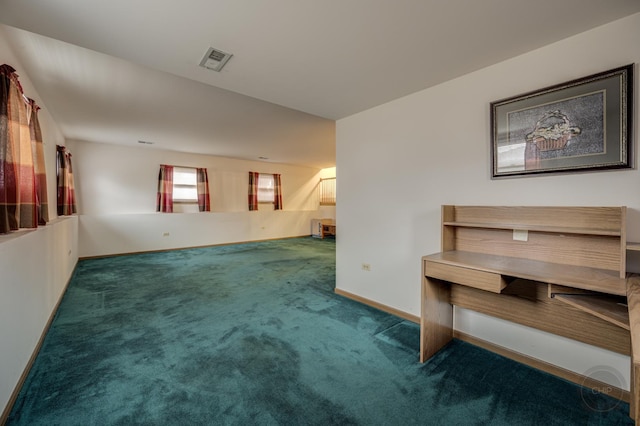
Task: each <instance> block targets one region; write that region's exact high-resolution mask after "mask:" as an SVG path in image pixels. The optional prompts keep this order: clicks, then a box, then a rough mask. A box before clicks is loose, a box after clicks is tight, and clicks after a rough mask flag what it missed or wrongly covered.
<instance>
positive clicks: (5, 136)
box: [0, 64, 38, 233]
mask: <svg viewBox="0 0 640 426" xmlns="http://www.w3.org/2000/svg"><path fill="white" fill-rule="evenodd" d="M35 180H36V178H35V172H34V165H33V150H32V149H31V135H30V132H29V113H28V108H27V102H26V98H25V97H24V96H23V94H22V87H21V86H20V81H19V80H18V75H17V74H16V73H15V69H14V68H12V67H11V66H9V65H6V64H4V65H2V66H0V233H7V232H9V231H12V230H16V229H18V228H36V227H37V226H38V217H37V208H36V198H37V197H36V184H35Z"/></svg>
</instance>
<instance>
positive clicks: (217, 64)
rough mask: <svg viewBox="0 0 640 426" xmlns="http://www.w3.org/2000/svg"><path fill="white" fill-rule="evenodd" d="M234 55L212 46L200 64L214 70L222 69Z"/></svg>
mask: <svg viewBox="0 0 640 426" xmlns="http://www.w3.org/2000/svg"><path fill="white" fill-rule="evenodd" d="M232 56H233V55H232V54H231V53H226V52H223V51H222V50H218V49H214V48H213V47H210V48H209V50H207V53H206V54H205V55H204V58H202V61H200V66H201V67H205V68H207V69H210V70H213V71H220V70H221V69H222V67H224V64H226V63H227V61H228V60H229V59H230V58H231V57H232Z"/></svg>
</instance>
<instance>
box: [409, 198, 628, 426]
mask: <svg viewBox="0 0 640 426" xmlns="http://www.w3.org/2000/svg"><path fill="white" fill-rule="evenodd" d="M625 220H626V208H625V207H492V206H450V205H448V206H442V241H441V248H442V251H441V252H439V253H435V254H432V255H429V256H424V257H423V258H422V308H421V333H420V361H421V362H424V361H425V360H427V359H429V358H430V357H431V356H433V355H434V354H435V353H436V352H437V351H438V350H440V349H441V348H442V347H443V346H444V345H446V344H447V343H448V342H449V341H450V340H451V339H452V337H453V305H456V306H460V307H463V308H465V309H471V310H474V311H477V312H481V313H484V314H487V315H491V316H494V317H498V318H502V319H504V320H507V321H512V322H515V323H519V324H523V325H526V326H529V327H534V328H537V329H540V330H544V331H547V332H550V333H554V334H558V335H561V336H564V337H568V338H571V339H574V340H578V341H581V342H584V343H587V344H590V345H595V346H599V347H602V348H605V349H608V350H612V351H615V352H618V353H622V354H625V355H630V356H631V358H632V371H631V377H632V386H631V394H630V402H631V413H630V415H631V417H632V418H634V420H635V421H636V422H638V421H639V420H640V417H639V411H640V404H639V401H638V392H637V390H638V389H640V381H639V379H640V338H638V336H640V334H639V333H640V277H630V278H627V274H626V264H625V261H626V230H625ZM627 305H628V308H627ZM634 336H635V337H634ZM632 344H633V349H632Z"/></svg>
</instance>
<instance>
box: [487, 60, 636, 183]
mask: <svg viewBox="0 0 640 426" xmlns="http://www.w3.org/2000/svg"><path fill="white" fill-rule="evenodd" d="M633 68H634V64H630V65H626V66H623V67H619V68H615V69H611V70H609V71H604V72H601V73H598V74H593V75H590V76H587V77H583V78H579V79H576V80H572V81H569V82H566V83H562V84H558V85H555V86H551V87H547V88H544V89H540V90H536V91H533V92H529V93H525V94H521V95H518V96H513V97H510V98H506V99H502V100H499V101H495V102H491V104H490V107H491V129H492V131H491V158H492V162H493V164H492V176H491V177H492V179H496V178H503V177H516V176H526V175H540V174H547V173H562V172H577V171H592V170H603V169H619V168H631V167H632V166H633V164H632V161H631V160H632V156H631V151H632V148H633V139H632V129H633Z"/></svg>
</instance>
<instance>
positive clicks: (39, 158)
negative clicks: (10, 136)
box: [29, 99, 49, 225]
mask: <svg viewBox="0 0 640 426" xmlns="http://www.w3.org/2000/svg"><path fill="white" fill-rule="evenodd" d="M29 105H30V107H31V118H30V120H29V133H30V134H31V148H32V150H33V153H34V154H35V157H34V158H35V162H34V171H35V178H36V197H37V198H36V205H37V212H36V213H37V215H38V225H45V224H46V223H47V222H49V197H48V195H47V173H46V170H45V166H44V147H43V143H42V131H41V130H40V121H39V120H38V111H39V110H40V107H39V106H38V105H36V103H35V101H34V100H33V99H29Z"/></svg>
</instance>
